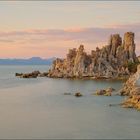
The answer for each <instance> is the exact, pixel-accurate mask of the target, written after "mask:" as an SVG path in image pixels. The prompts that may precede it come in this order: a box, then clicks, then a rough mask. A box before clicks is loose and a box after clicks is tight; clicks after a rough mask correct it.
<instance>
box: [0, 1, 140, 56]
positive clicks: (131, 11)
mask: <svg viewBox="0 0 140 140" xmlns="http://www.w3.org/2000/svg"><path fill="white" fill-rule="evenodd" d="M139 5H140V2H137V1H135V2H131V1H130V2H121V1H119V2H107V1H106V2H105V1H102V2H97V1H88V2H86V1H84V2H82V1H81V2H80V1H72V2H70V1H69V2H62V1H60V2H57V1H56V2H55V1H54V2H50V1H48V2H45V1H42V2H41V1H40V2H39V1H38V2H33V1H30V2H24V1H21V2H20V1H13V2H10V1H7V2H2V1H1V2H0V17H1V24H0V58H29V57H33V56H39V57H43V58H49V57H54V56H55V57H65V55H66V53H67V51H68V49H69V48H77V47H79V45H80V44H83V45H84V46H85V49H86V51H87V52H90V51H91V50H94V49H95V48H96V47H97V46H98V47H102V46H103V45H106V44H107V42H108V39H109V36H110V35H111V34H115V33H119V34H120V35H121V36H122V37H123V34H124V33H125V32H127V31H132V32H134V33H135V42H136V53H137V55H140V47H139V46H140V39H139V38H140V7H139ZM116 7H119V10H118V8H116ZM110 11H111V12H110Z"/></svg>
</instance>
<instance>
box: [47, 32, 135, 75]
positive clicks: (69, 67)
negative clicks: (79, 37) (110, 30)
mask: <svg viewBox="0 0 140 140" xmlns="http://www.w3.org/2000/svg"><path fill="white" fill-rule="evenodd" d="M136 61H137V58H136V54H135V43H134V33H132V32H127V33H125V34H124V40H123V42H122V38H121V37H120V35H119V34H114V35H111V36H110V39H109V43H108V44H107V45H105V46H103V47H102V48H101V49H100V48H98V47H97V48H96V50H92V51H91V54H87V53H86V52H85V50H84V46H83V45H80V47H79V48H78V49H75V48H74V49H70V50H69V52H68V54H67V57H66V58H65V59H59V58H57V59H56V60H55V61H54V62H53V65H52V68H51V69H50V70H49V74H48V76H49V77H56V78H83V77H94V78H117V77H121V76H125V75H129V74H130V72H129V70H128V67H126V64H127V63H129V62H132V63H133V62H134V63H135V62H136Z"/></svg>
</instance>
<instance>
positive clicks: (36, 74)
mask: <svg viewBox="0 0 140 140" xmlns="http://www.w3.org/2000/svg"><path fill="white" fill-rule="evenodd" d="M15 76H16V77H20V78H37V77H47V76H48V73H47V72H43V73H41V72H40V71H33V72H31V73H15Z"/></svg>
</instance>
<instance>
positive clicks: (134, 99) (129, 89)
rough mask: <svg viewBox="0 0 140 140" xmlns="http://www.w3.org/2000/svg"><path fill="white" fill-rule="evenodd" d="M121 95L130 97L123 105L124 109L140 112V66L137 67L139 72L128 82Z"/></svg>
mask: <svg viewBox="0 0 140 140" xmlns="http://www.w3.org/2000/svg"><path fill="white" fill-rule="evenodd" d="M120 94H121V96H128V98H127V99H126V100H125V101H124V102H123V103H122V106H123V107H125V108H136V109H138V110H140V65H138V67H137V72H136V73H135V74H133V75H131V76H130V78H129V79H128V80H127V81H126V83H125V84H124V86H123V88H122V90H121V91H120Z"/></svg>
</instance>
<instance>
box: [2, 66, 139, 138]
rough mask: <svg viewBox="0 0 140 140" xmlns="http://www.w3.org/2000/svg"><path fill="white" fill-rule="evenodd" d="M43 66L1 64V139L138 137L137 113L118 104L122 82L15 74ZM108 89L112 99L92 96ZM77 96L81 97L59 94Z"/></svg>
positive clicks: (120, 99)
mask: <svg viewBox="0 0 140 140" xmlns="http://www.w3.org/2000/svg"><path fill="white" fill-rule="evenodd" d="M48 69H49V67H48V66H0V139H4V138H5V139H8V138H12V139H31V138H32V139H41V138H42V139H43V138H45V139H55V138H59V139H77V138H79V139H80V138H83V139H89V138H92V139H97V138H98V139H103V138H104V139H105V138H106V139H116V138H119V139H134V138H140V112H138V111H136V110H135V109H125V108H122V107H120V106H113V107H109V104H118V103H120V102H122V100H124V98H123V97H120V96H115V94H116V93H118V91H119V90H120V88H121V87H122V84H123V81H111V80H97V81H96V80H70V79H52V78H46V77H42V78H41V77H40V78H35V79H20V78H17V77H15V73H16V72H19V73H20V72H31V71H33V70H39V71H41V72H44V71H47V70H48ZM108 87H113V88H115V89H116V92H114V96H111V97H106V96H95V95H92V94H93V93H95V90H97V89H104V88H108ZM65 92H71V93H75V92H81V93H82V94H83V96H82V97H79V98H76V97H75V96H73V95H64V93H65Z"/></svg>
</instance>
